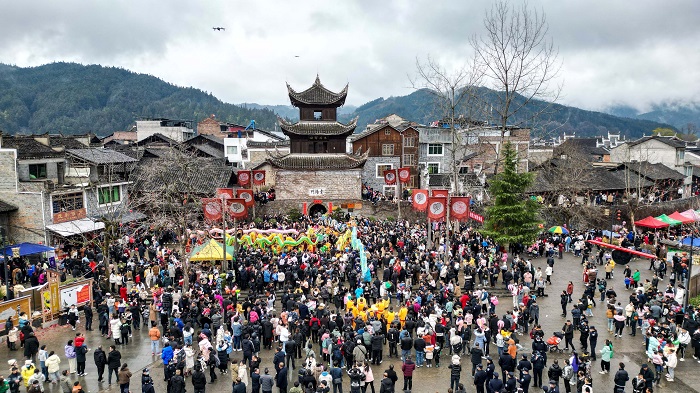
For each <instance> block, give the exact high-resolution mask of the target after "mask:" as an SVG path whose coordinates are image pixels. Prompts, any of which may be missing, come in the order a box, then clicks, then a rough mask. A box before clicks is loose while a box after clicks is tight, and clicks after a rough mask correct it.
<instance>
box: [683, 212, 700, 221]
mask: <svg viewBox="0 0 700 393" xmlns="http://www.w3.org/2000/svg"><path fill="white" fill-rule="evenodd" d="M681 214H682V215H684V216H686V217H688V218H692V219H693V221H700V214H698V213H696V212H695V210H693V209H688V210H686V211H684V212H682V213H681Z"/></svg>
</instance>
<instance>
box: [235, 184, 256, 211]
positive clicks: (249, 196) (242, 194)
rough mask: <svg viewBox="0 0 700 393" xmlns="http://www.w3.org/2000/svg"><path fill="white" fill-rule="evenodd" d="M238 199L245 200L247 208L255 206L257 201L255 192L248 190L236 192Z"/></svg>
mask: <svg viewBox="0 0 700 393" xmlns="http://www.w3.org/2000/svg"><path fill="white" fill-rule="evenodd" d="M236 198H241V199H243V200H245V205H246V207H251V206H253V205H254V204H255V199H254V198H253V190H248V189H242V188H241V189H238V190H236Z"/></svg>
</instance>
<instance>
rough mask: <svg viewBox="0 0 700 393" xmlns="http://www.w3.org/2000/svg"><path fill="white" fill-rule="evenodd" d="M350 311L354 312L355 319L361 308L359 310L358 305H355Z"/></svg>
mask: <svg viewBox="0 0 700 393" xmlns="http://www.w3.org/2000/svg"><path fill="white" fill-rule="evenodd" d="M350 312H351V313H352V318H353V319H355V318H357V315H358V314H359V313H360V310H358V309H357V307H353V308H351V309H350Z"/></svg>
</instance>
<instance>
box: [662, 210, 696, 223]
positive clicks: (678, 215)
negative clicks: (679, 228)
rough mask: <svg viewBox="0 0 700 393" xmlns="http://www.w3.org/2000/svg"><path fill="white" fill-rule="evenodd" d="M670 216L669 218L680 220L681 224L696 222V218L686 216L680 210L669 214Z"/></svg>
mask: <svg viewBox="0 0 700 393" xmlns="http://www.w3.org/2000/svg"><path fill="white" fill-rule="evenodd" d="M668 216H669V218H672V219H674V220H676V221H680V222H681V224H690V223H693V222H695V220H694V219H692V218H689V217H686V216H685V215H683V214H681V213H679V212H678V211H675V212H673V213H671V214H669V215H668Z"/></svg>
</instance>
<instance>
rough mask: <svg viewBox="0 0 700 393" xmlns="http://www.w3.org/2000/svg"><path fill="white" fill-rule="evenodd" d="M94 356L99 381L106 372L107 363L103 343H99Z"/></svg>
mask: <svg viewBox="0 0 700 393" xmlns="http://www.w3.org/2000/svg"><path fill="white" fill-rule="evenodd" d="M92 358H93V360H94V361H95V366H97V382H102V376H103V375H104V373H105V366H106V365H107V354H105V351H104V350H103V349H102V345H99V346H98V347H97V349H96V350H95V352H94V353H93V354H92Z"/></svg>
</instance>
